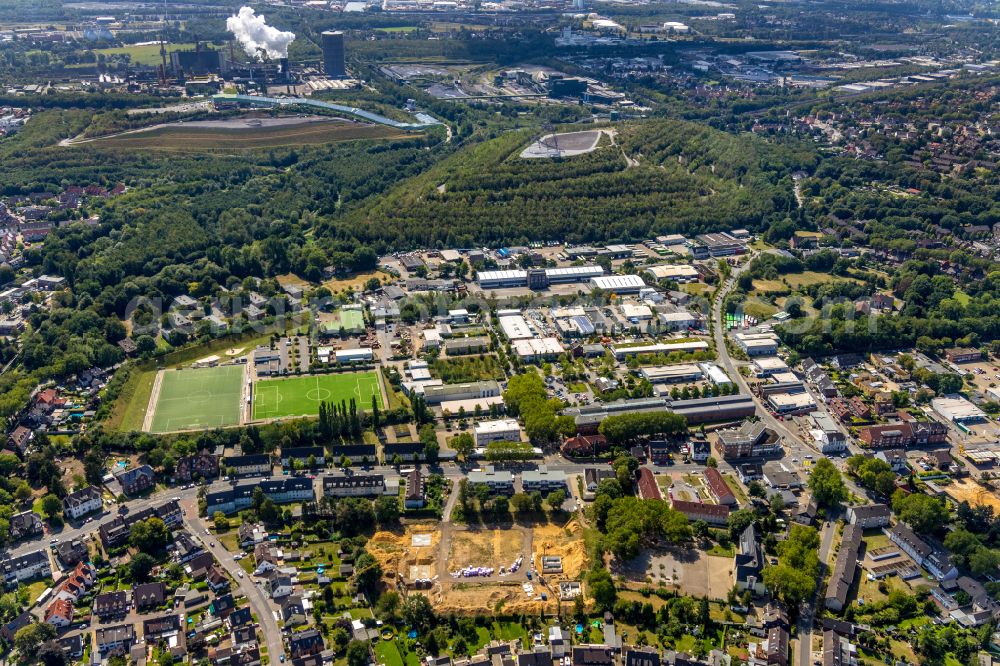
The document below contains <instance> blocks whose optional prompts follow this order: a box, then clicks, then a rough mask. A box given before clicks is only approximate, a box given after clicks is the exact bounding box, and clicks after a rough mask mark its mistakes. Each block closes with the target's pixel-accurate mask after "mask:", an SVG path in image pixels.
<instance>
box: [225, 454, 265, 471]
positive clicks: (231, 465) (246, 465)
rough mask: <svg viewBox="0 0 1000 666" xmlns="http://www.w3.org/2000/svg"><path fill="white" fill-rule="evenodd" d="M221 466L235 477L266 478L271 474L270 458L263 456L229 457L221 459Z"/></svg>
mask: <svg viewBox="0 0 1000 666" xmlns="http://www.w3.org/2000/svg"><path fill="white" fill-rule="evenodd" d="M222 464H223V465H224V466H225V467H226V470H232V473H233V474H234V475H235V476H268V475H269V474H270V473H271V457H270V456H268V455H265V454H253V455H245V456H229V457H228V458H223V460H222Z"/></svg>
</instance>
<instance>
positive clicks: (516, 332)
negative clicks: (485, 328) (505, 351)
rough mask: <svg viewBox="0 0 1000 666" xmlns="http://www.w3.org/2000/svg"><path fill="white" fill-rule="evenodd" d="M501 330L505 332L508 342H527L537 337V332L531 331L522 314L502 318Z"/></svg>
mask: <svg viewBox="0 0 1000 666" xmlns="http://www.w3.org/2000/svg"><path fill="white" fill-rule="evenodd" d="M500 330H502V331H503V334H504V335H505V336H506V337H507V339H508V340H525V339H527V338H533V337H535V332H534V331H533V330H531V327H530V326H529V325H528V321H527V320H526V319H525V318H524V317H522V316H521V315H520V314H517V315H503V316H501V317H500Z"/></svg>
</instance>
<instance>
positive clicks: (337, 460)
mask: <svg viewBox="0 0 1000 666" xmlns="http://www.w3.org/2000/svg"><path fill="white" fill-rule="evenodd" d="M344 459H347V460H350V461H351V462H352V463H353V464H355V465H366V464H368V463H375V462H377V461H378V451H377V450H376V449H375V446H374V445H373V444H346V445H343V446H334V447H333V448H331V449H330V460H331V461H332V463H333V464H335V465H338V466H341V461H342V460H344ZM391 460H392V459H391V458H390V461H391Z"/></svg>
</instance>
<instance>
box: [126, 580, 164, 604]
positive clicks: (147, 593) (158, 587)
mask: <svg viewBox="0 0 1000 666" xmlns="http://www.w3.org/2000/svg"><path fill="white" fill-rule="evenodd" d="M166 596H167V586H166V585H165V584H164V583H161V582H156V583H141V584H139V585H136V586H135V587H133V588H132V599H133V601H134V603H135V609H136V610H137V611H145V610H146V609H148V608H155V607H157V606H161V605H163V603H164V601H165V600H166Z"/></svg>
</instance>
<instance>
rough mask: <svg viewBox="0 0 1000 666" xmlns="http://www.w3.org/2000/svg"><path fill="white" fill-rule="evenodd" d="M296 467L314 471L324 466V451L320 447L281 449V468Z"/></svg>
mask: <svg viewBox="0 0 1000 666" xmlns="http://www.w3.org/2000/svg"><path fill="white" fill-rule="evenodd" d="M293 465H298V466H300V467H304V468H311V469H315V468H318V467H325V466H326V449H324V448H323V447H322V446H299V447H288V448H283V449H281V466H282V467H286V468H289V469H290V468H291V467H292V466H293Z"/></svg>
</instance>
